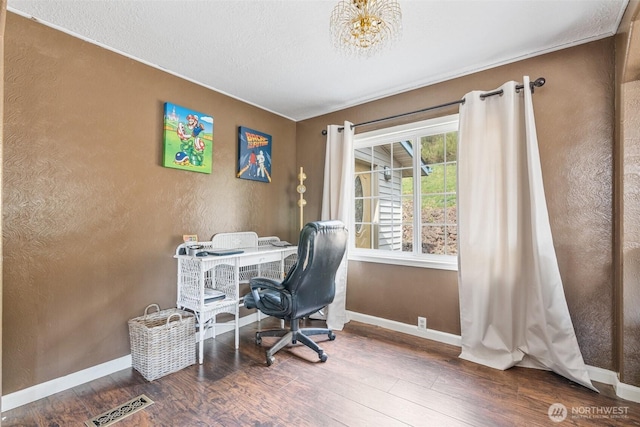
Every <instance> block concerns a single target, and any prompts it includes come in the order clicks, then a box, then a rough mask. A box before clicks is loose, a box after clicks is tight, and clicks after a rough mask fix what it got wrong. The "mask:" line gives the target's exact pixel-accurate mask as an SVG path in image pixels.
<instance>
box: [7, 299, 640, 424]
mask: <svg viewBox="0 0 640 427" xmlns="http://www.w3.org/2000/svg"><path fill="white" fill-rule="evenodd" d="M347 315H348V318H349V319H351V320H355V321H357V322H362V323H366V324H369V325H374V326H380V327H381V328H385V329H389V330H392V331H396V332H401V333H405V334H409V335H414V336H417V337H421V338H426V339H430V340H433V341H437V342H441V343H444V344H450V345H455V346H457V347H460V346H461V345H462V344H461V338H460V336H459V335H453V334H449V333H446V332H440V331H436V330H433V329H427V330H425V331H423V330H420V329H418V327H417V326H416V325H409V324H406V323H401V322H396V321H394V320H388V319H383V318H380V317H375V316H370V315H368V314H362V313H356V312H353V311H349V312H347ZM257 320H258V315H257V314H256V313H253V314H250V315H247V316H244V317H241V318H240V327H242V326H246V325H248V324H251V323H254V322H256V321H257ZM231 331H233V324H220V325H219V326H218V330H217V331H216V335H219V334H223V333H225V332H231ZM211 336H213V333H212V331H209V332H208V333H207V335H206V337H207V338H210V337H211ZM130 367H131V355H130V354H128V355H126V356H123V357H120V358H118V359H115V360H111V361H109V362H106V363H102V364H100V365H97V366H93V367H91V368H87V369H83V370H82V371H78V372H74V373H72V374H69V375H65V376H64V377H60V378H56V379H53V380H51V381H47V382H44V383H42V384H37V385H34V386H32V387H29V388H26V389H24V390H19V391H16V392H14V393H10V394H7V395H4V396H2V410H3V411H8V410H11V409H14V408H17V407H19V406H22V405H26V404H27V403H31V402H35V401H36V400H39V399H42V398H44V397H47V396H51V395H53V394H55V393H59V392H61V391H64V390H68V389H70V388H73V387H76V386H78V385H80V384H84V383H87V382H89V381H93V380H95V379H98V378H101V377H104V376H106V375H110V374H113V373H114V372H118V371H121V370H123V369H128V368H130ZM587 370H588V371H589V376H590V377H591V379H592V380H593V381H598V382H601V383H604V384H609V385H612V386H613V387H614V389H615V391H616V395H617V396H619V397H620V398H622V399H625V400H630V401H633V402H639V403H640V387H635V386H632V385H628V384H625V383H621V382H620V381H619V380H618V374H616V373H615V372H613V371H609V370H607V369H602V368H597V367H595V366H589V365H587Z"/></svg>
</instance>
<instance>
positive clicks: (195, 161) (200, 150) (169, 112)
mask: <svg viewBox="0 0 640 427" xmlns="http://www.w3.org/2000/svg"><path fill="white" fill-rule="evenodd" d="M212 164H213V117H211V116H209V115H207V114H203V113H200V112H197V111H193V110H189V109H187V108H184V107H181V106H179V105H175V104H171V103H170V102H165V104H164V156H163V163H162V165H163V166H164V167H167V168H175V169H184V170H188V171H193V172H202V173H211V167H212Z"/></svg>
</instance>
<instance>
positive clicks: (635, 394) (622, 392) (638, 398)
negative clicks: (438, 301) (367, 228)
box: [347, 311, 640, 403]
mask: <svg viewBox="0 0 640 427" xmlns="http://www.w3.org/2000/svg"><path fill="white" fill-rule="evenodd" d="M347 316H348V318H349V319H350V320H355V321H356V322H362V323H366V324H368V325H374V326H380V327H381V328H385V329H389V330H391V331H396V332H401V333H404V334H409V335H413V336H416V337H421V338H426V339H430V340H433V341H437V342H441V343H444V344H450V345H455V346H456V347H461V346H462V339H461V337H460V335H454V334H449V333H447V332H440V331H436V330H434V329H427V330H426V331H422V330H420V329H418V326H417V325H409V324H407V323H401V322H396V321H395V320H388V319H383V318H381V317H375V316H370V315H368V314H362V313H356V312H354V311H347ZM586 366H587V371H588V372H589V377H590V378H591V380H592V381H597V382H599V383H604V384H608V385H611V386H613V388H614V390H615V391H616V396H618V397H620V398H622V399H625V400H630V401H632V402H638V403H640V387H636V386H632V385H629V384H625V383H622V382H620V380H619V379H618V374H616V373H615V372H613V371H610V370H608V369H602V368H598V367H596V366H590V365H586Z"/></svg>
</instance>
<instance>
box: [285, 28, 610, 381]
mask: <svg viewBox="0 0 640 427" xmlns="http://www.w3.org/2000/svg"><path fill="white" fill-rule="evenodd" d="M523 75H529V76H530V77H531V78H532V79H535V78H537V77H545V78H546V79H547V84H546V85H545V86H544V87H543V88H540V89H538V90H536V92H535V95H534V98H533V102H534V108H535V113H536V123H537V130H538V137H539V145H540V155H541V162H542V169H543V170H542V172H543V178H544V183H545V190H546V194H547V202H548V207H549V216H550V221H551V227H552V231H553V233H554V243H555V247H556V251H557V256H558V262H559V266H560V272H561V275H562V279H563V282H564V288H565V294H566V296H567V303H568V306H569V311H570V312H571V316H572V319H573V323H574V327H575V331H576V335H577V337H578V342H579V344H580V346H581V348H582V352H583V356H584V359H585V361H586V363H588V364H590V365H594V366H598V367H601V368H605V369H613V327H614V326H613V319H614V317H613V316H614V304H613V282H612V276H613V269H612V238H613V237H612V196H613V190H612V185H613V182H612V179H613V162H612V150H613V138H614V43H613V38H608V39H604V40H601V41H597V42H592V43H589V44H586V45H581V46H577V47H573V48H570V49H565V50H562V51H558V52H554V53H550V54H547V55H542V56H539V57H535V58H531V59H527V60H524V61H520V62H516V63H513V64H509V65H504V66H501V67H497V68H494V69H491V70H487V71H482V72H479V73H475V74H471V75H468V76H465V77H461V78H457V79H453V80H449V81H446V82H443V83H439V84H435V85H432V86H427V87H424V88H420V89H417V90H413V91H410V92H406V93H403V94H399V95H395V96H391V97H388V98H384V99H381V100H377V101H373V102H370V103H367V104H363V105H359V106H356V107H353V108H349V109H346V110H342V111H338V112H335V113H332V114H328V115H325V116H321V117H316V118H313V119H309V120H305V121H302V122H298V123H297V136H296V138H297V141H298V151H297V152H298V163H299V164H300V165H301V166H304V168H305V171H307V175H308V176H309V179H308V180H307V189H308V190H307V199H308V202H309V203H308V205H307V210H306V215H307V220H312V219H315V218H318V217H319V215H320V204H321V197H322V196H321V194H322V179H323V171H322V164H323V162H322V161H321V160H322V159H324V149H325V137H323V136H322V135H321V131H322V130H323V129H324V128H326V126H327V125H328V124H341V123H342V122H343V121H344V120H349V121H352V122H354V123H359V122H363V121H367V120H373V119H377V118H381V117H386V116H391V115H394V114H400V113H404V112H407V111H414V110H418V109H421V108H424V107H428V106H431V105H437V104H441V103H445V102H449V101H453V100H456V99H461V98H462V97H463V96H464V94H465V93H467V92H469V91H471V90H476V89H477V90H491V89H494V88H496V87H498V86H500V85H502V84H503V83H504V82H505V81H509V80H517V81H522V76H523ZM454 112H457V108H448V109H444V110H439V111H437V112H434V113H430V114H428V115H426V114H425V115H418V116H414V117H412V118H411V119H409V120H412V121H413V120H422V119H424V118H427V117H433V116H435V115H445V114H452V113H454ZM403 121H407V119H403ZM398 123H399V122H385V123H384V126H390V125H394V124H398ZM371 129H373V127H369V128H367V129H364V128H358V130H357V131H364V130H371ZM349 268H350V272H349V281H348V294H347V308H348V309H350V310H354V311H358V312H363V313H366V314H370V315H373V316H379V317H383V318H388V319H391V320H396V321H399V322H405V323H409V324H415V323H416V322H417V317H418V316H426V317H427V321H428V325H429V327H430V328H434V329H437V330H440V331H444V332H450V333H455V334H459V333H460V320H459V306H458V289H457V286H458V284H457V275H456V272H449V271H438V270H430V269H417V268H413V267H393V268H389V267H388V266H384V267H383V266H380V265H375V264H370V263H363V262H353V261H352V262H350V264H349Z"/></svg>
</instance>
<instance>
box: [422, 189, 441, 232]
mask: <svg viewBox="0 0 640 427" xmlns="http://www.w3.org/2000/svg"><path fill="white" fill-rule="evenodd" d="M444 205H445V196H444V195H439V196H423V197H422V223H423V224H425V225H426V224H444Z"/></svg>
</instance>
